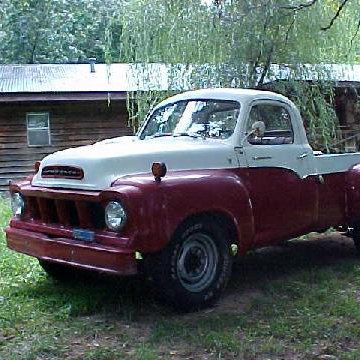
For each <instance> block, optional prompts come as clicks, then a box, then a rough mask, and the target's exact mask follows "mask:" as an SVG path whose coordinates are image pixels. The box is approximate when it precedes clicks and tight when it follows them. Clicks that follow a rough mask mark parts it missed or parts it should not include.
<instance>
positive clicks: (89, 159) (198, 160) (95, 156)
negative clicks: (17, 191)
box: [32, 136, 237, 190]
mask: <svg viewBox="0 0 360 360" xmlns="http://www.w3.org/2000/svg"><path fill="white" fill-rule="evenodd" d="M153 162H164V163H165V164H166V166H167V169H168V170H170V171H171V170H192V169H221V168H231V167H236V166H237V160H236V157H235V154H234V149H233V146H232V145H231V144H229V143H226V142H223V141H219V140H211V139H202V138H191V137H172V136H169V137H160V138H153V139H145V140H140V139H139V138H137V137H135V136H134V137H129V136H127V137H122V138H115V139H110V140H105V141H101V142H98V143H95V144H93V145H87V146H81V147H78V148H70V149H67V150H63V151H58V152H55V153H53V154H51V155H49V156H47V157H45V158H44V159H43V160H42V161H41V166H40V169H39V171H38V172H37V174H36V175H35V176H34V178H33V180H32V185H33V186H42V187H51V188H72V189H84V190H103V189H105V188H108V187H110V186H111V184H112V183H113V182H114V181H115V180H116V179H119V178H121V177H122V176H125V175H133V174H141V173H149V172H150V171H151V166H152V164H153ZM49 166H50V167H51V166H54V167H57V168H59V169H61V168H62V167H63V166H64V167H65V166H66V167H74V168H81V169H82V172H83V178H82V179H71V178H65V177H63V176H61V174H60V175H59V174H57V175H56V176H53V177H51V176H50V177H42V175H41V174H42V170H43V169H44V168H45V167H49Z"/></svg>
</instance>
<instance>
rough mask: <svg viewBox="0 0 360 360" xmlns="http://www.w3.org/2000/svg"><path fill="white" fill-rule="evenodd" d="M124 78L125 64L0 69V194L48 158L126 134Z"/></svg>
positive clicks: (128, 83) (127, 85)
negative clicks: (70, 148)
mask: <svg viewBox="0 0 360 360" xmlns="http://www.w3.org/2000/svg"><path fill="white" fill-rule="evenodd" d="M129 73H131V71H129V65H126V64H113V65H111V67H108V66H106V65H104V64H94V63H92V64H73V65H71V64H69V65H61V64H45V65H2V66H0V191H4V190H6V189H7V185H8V182H9V180H10V179H11V180H16V179H21V178H24V177H26V176H27V175H28V174H29V173H32V172H33V168H34V162H35V161H36V160H40V159H42V158H43V157H44V156H45V155H47V154H49V153H52V152H54V151H57V150H61V149H64V148H68V147H74V146H80V145H84V144H90V143H93V142H95V141H98V140H102V139H105V138H110V137H115V136H121V135H131V134H132V133H133V130H132V128H131V127H129V126H128V114H127V110H126V91H129V90H135V89H137V88H138V84H136V83H135V82H134V81H132V80H131V79H129ZM109 100H110V101H109Z"/></svg>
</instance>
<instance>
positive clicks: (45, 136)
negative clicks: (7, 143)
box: [28, 130, 50, 145]
mask: <svg viewBox="0 0 360 360" xmlns="http://www.w3.org/2000/svg"><path fill="white" fill-rule="evenodd" d="M28 141H29V145H50V139H49V132H48V130H28Z"/></svg>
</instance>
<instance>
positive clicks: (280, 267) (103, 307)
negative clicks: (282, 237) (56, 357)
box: [38, 233, 357, 320]
mask: <svg viewBox="0 0 360 360" xmlns="http://www.w3.org/2000/svg"><path fill="white" fill-rule="evenodd" d="M356 259H357V253H356V251H355V248H354V245H353V241H352V240H351V239H349V238H347V237H345V236H342V235H340V234H338V233H330V234H323V235H317V236H312V237H310V238H308V239H306V240H297V239H296V240H292V241H289V242H285V243H283V244H281V245H279V246H272V247H267V248H263V249H258V250H256V251H252V252H250V253H249V254H247V255H246V256H244V257H242V258H240V259H238V261H236V263H235V264H234V269H233V275H232V278H231V280H230V282H229V284H228V288H227V289H226V291H225V292H224V294H223V295H222V297H221V299H220V300H219V302H218V304H217V305H216V306H215V307H214V308H212V309H206V310H204V311H203V312H200V313H204V314H206V313H207V312H209V311H210V312H212V311H219V312H229V311H230V312H233V311H234V312H241V311H245V310H246V309H247V308H248V307H250V304H251V300H252V299H253V298H254V297H256V296H258V295H259V293H261V285H262V284H264V283H270V284H271V282H273V281H276V280H279V279H282V278H283V279H284V280H285V279H287V278H289V277H291V276H293V275H296V273H297V272H299V271H306V270H315V271H316V269H323V268H327V267H336V266H337V264H342V263H344V262H345V263H346V262H350V263H353V262H354V261H356ZM41 286H43V287H45V288H47V285H46V284H44V283H43V284H42V285H40V284H39V288H40V287H41ZM38 290H39V289H38ZM48 291H51V292H52V293H53V292H54V291H55V292H58V293H61V292H63V293H64V295H65V296H66V298H68V299H72V300H73V301H78V299H80V300H79V301H78V302H80V303H81V301H82V300H81V299H85V298H88V297H92V299H89V300H88V302H87V304H89V303H90V302H91V304H94V301H96V302H97V303H98V305H94V306H92V305H91V306H90V310H89V314H96V313H104V312H106V313H107V314H109V315H110V316H115V314H116V315H117V316H119V317H121V318H124V317H131V320H136V319H138V318H143V317H147V315H149V316H150V317H151V316H153V314H154V312H156V313H158V314H159V315H160V314H162V315H165V316H168V315H170V314H172V313H173V310H172V309H169V308H167V307H165V306H162V305H159V304H158V302H157V301H156V296H155V291H154V289H153V287H152V284H151V283H149V282H148V281H145V279H144V278H143V277H141V276H139V277H130V278H117V277H112V276H105V275H94V274H91V273H90V274H87V275H86V276H85V277H83V278H82V279H81V282H80V283H79V282H78V281H75V282H70V283H69V284H66V285H61V284H56V283H54V285H53V286H51V289H47V290H46V292H48ZM94 294H96V296H93V295H94ZM86 306H88V305H86ZM79 308H80V311H79V313H78V314H77V313H76V311H75V313H74V314H73V315H82V310H81V306H80V307H79ZM85 308H86V307H85ZM86 309H87V308H86ZM129 320H130V319H129Z"/></svg>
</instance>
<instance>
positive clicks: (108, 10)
mask: <svg viewBox="0 0 360 360" xmlns="http://www.w3.org/2000/svg"><path fill="white" fill-rule="evenodd" d="M0 11H1V13H0V20H1V21H0V63H30V64H33V63H68V62H83V61H86V60H87V59H88V58H89V57H96V58H97V59H98V60H99V61H100V62H104V61H105V58H108V59H113V60H114V61H117V60H118V59H119V57H118V54H119V42H118V39H117V38H116V36H117V37H118V36H119V33H120V31H121V24H120V23H119V22H118V17H117V14H118V13H119V12H120V11H121V3H119V2H117V1H115V0H106V1H102V0H90V1H89V0H77V1H68V0H14V1H10V0H4V1H3V3H2V9H1V10H0ZM109 33H111V34H112V36H111V38H109ZM106 48H108V49H110V50H109V51H108V53H106V51H105V49H106Z"/></svg>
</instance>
